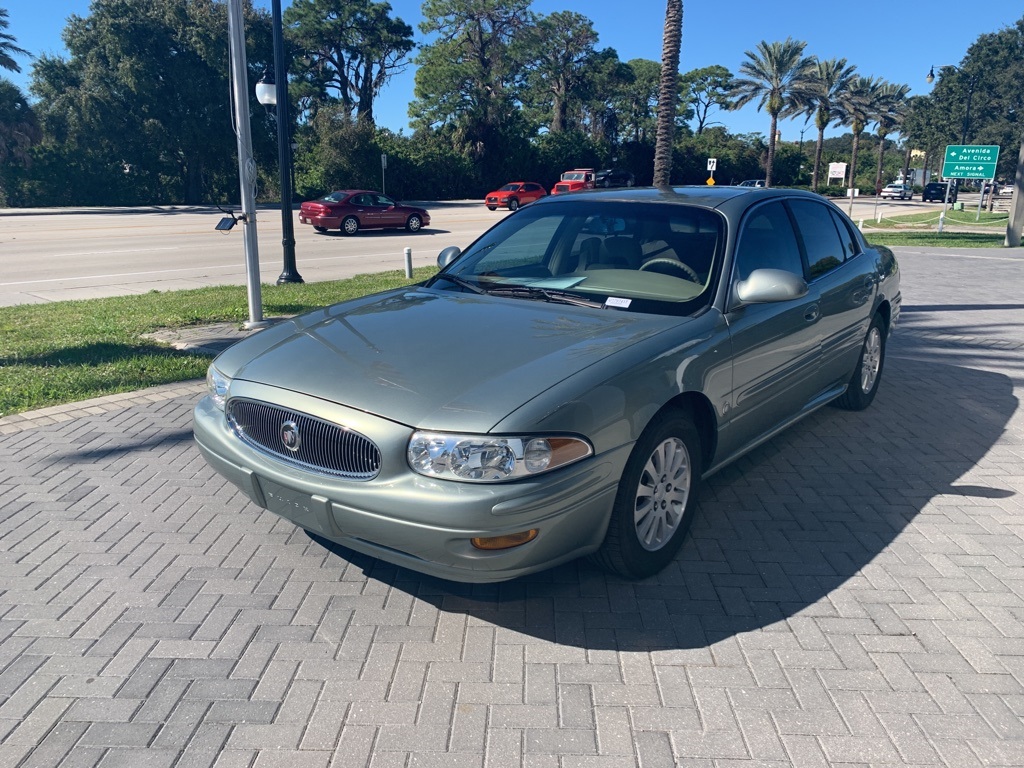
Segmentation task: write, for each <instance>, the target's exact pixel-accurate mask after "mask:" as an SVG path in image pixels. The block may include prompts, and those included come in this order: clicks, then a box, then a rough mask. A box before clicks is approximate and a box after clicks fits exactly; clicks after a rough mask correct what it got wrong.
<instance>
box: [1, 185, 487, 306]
mask: <svg viewBox="0 0 1024 768" xmlns="http://www.w3.org/2000/svg"><path fill="white" fill-rule="evenodd" d="M429 210H430V212H431V224H430V226H429V227H428V228H425V229H424V230H423V231H421V232H419V233H417V234H415V235H414V234H410V233H408V232H405V231H404V230H387V231H364V232H361V233H360V234H359V235H357V236H356V237H344V236H342V235H341V234H340V233H338V232H329V233H326V234H318V233H317V232H314V231H313V228H312V227H309V226H306V225H302V224H299V223H298V221H297V219H296V223H295V227H294V229H295V251H296V261H297V264H298V269H299V273H300V274H301V275H302V277H303V278H304V279H305V280H306V281H307V282H312V281H318V280H334V279H339V278H344V277H351V276H352V275H355V274H360V273H366V272H381V271H385V270H390V269H404V267H405V257H404V251H405V248H407V247H408V248H412V254H413V265H414V266H417V267H419V266H425V265H428V264H434V263H436V260H437V254H438V252H439V251H440V250H441V249H442V248H445V247H446V246H449V245H458V246H460V247H465V246H466V245H468V244H469V243H470V242H471V241H472V240H473V238H475V237H476V236H477V235H478V234H479V233H480V232H482V231H483V230H484V229H485V228H486V227H487V226H488V225H490V224H491V223H493V222H494V221H497V220H498V219H500V218H501V217H502V216H503V215H507V212H500V211H488V210H487V209H486V208H484V206H483V205H482V204H481V203H479V202H477V201H473V202H461V203H460V202H455V203H431V204H429ZM222 216H223V214H222V213H221V212H220V211H218V210H217V209H215V208H212V209H208V208H132V209H91V210H89V209H86V210H81V209H76V210H65V211H57V212H54V211H49V210H36V211H5V212H3V214H2V215H0V306H11V305H14V304H27V303H41V302H48V301H60V300H63V299H87V298H96V297H100V296H119V295H126V294H137V293H147V292H149V291H151V290H160V291H169V290H177V289H182V288H197V287H201V286H206V285H244V284H245V280H246V275H245V251H244V244H243V241H242V228H241V226H237V227H235V229H234V230H232V231H231V232H228V233H222V232H217V231H215V230H214V226H215V225H216V223H217V222H218V221H219V220H220V218H221V217H222ZM256 231H257V236H258V240H259V257H260V258H259V261H260V279H261V281H262V282H263V283H273V282H274V281H275V280H276V279H277V277H278V275H280V274H281V270H282V263H283V248H282V245H281V213H280V210H271V209H260V211H259V212H258V213H257V221H256Z"/></svg>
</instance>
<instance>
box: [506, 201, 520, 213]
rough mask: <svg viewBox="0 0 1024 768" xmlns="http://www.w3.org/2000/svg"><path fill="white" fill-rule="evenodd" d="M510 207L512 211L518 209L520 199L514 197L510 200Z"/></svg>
mask: <svg viewBox="0 0 1024 768" xmlns="http://www.w3.org/2000/svg"><path fill="white" fill-rule="evenodd" d="M508 209H509V210H510V211H512V212H515V211H518V210H519V201H518V200H516V199H515V198H514V197H513V198H512V199H511V200H509V201H508Z"/></svg>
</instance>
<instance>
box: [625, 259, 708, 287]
mask: <svg viewBox="0 0 1024 768" xmlns="http://www.w3.org/2000/svg"><path fill="white" fill-rule="evenodd" d="M640 271H641V272H659V273H661V274H663V275H671V276H674V277H685V278H686V279H687V280H692V281H693V282H695V283H697V285H703V284H704V283H703V282H702V281H701V279H700V275H698V274H697V273H696V272H694V271H693V269H691V268H690V267H689V266H688V265H686V264H683V262H681V261H679V259H670V258H667V257H666V258H660V259H651V260H650V261H648V262H645V263H644V264H643V265H642V266H641V267H640ZM680 273H682V275H680Z"/></svg>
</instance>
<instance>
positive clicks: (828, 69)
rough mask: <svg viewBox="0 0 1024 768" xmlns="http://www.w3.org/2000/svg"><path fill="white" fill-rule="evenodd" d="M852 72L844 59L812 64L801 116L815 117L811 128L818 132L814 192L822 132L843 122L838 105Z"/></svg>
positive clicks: (819, 167) (823, 140) (823, 139)
mask: <svg viewBox="0 0 1024 768" xmlns="http://www.w3.org/2000/svg"><path fill="white" fill-rule="evenodd" d="M855 71H856V69H855V67H853V66H852V65H850V66H847V64H846V59H828V60H826V61H821V60H817V59H816V60H815V62H814V70H813V72H812V75H811V83H810V87H809V89H808V92H807V107H806V110H805V112H804V114H806V115H807V116H808V117H811V116H813V117H814V125H815V127H816V128H817V129H818V142H817V144H816V145H815V147H814V173H813V174H812V175H811V189H812V190H814V191H815V192H817V191H818V172H819V171H820V169H821V151H822V147H823V146H824V144H825V129H826V128H828V127H829V125H831V124H832V123H833V122H842V115H841V114H839V113H838V111H837V104H838V102H839V97H840V94H842V93H843V91H845V90H846V88H847V87H848V86H849V84H850V81H851V80H852V79H853V76H854V73H855Z"/></svg>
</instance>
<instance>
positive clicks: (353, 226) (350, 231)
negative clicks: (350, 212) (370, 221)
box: [341, 216, 359, 235]
mask: <svg viewBox="0 0 1024 768" xmlns="http://www.w3.org/2000/svg"><path fill="white" fill-rule="evenodd" d="M341 231H342V232H344V233H345V234H346V235H354V234H355V233H356V232H358V231H359V219H357V218H356V217H355V216H346V217H345V220H344V221H343V222H341Z"/></svg>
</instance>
